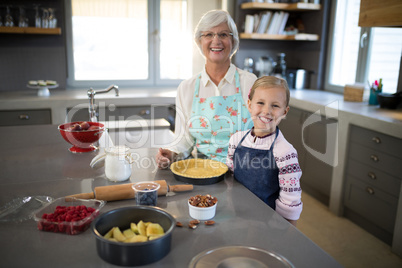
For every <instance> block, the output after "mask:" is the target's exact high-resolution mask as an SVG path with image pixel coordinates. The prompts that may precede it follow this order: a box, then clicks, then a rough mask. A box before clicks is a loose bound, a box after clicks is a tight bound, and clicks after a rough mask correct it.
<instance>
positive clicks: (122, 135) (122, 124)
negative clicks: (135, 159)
mask: <svg viewBox="0 0 402 268" xmlns="http://www.w3.org/2000/svg"><path fill="white" fill-rule="evenodd" d="M101 123H102V124H104V125H105V127H106V129H107V132H105V133H104V135H102V137H101V139H100V140H99V145H100V147H104V148H105V147H111V146H113V145H114V146H117V145H126V146H128V147H129V148H132V149H137V148H160V147H166V146H168V145H169V144H170V143H171V142H172V141H173V140H174V134H173V132H172V131H171V130H170V124H169V122H168V121H166V119H163V118H160V119H153V120H148V119H136V120H122V121H105V122H101Z"/></svg>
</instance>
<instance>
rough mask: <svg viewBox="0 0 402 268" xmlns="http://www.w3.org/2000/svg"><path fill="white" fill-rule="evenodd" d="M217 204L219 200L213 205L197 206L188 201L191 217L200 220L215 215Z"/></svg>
mask: <svg viewBox="0 0 402 268" xmlns="http://www.w3.org/2000/svg"><path fill="white" fill-rule="evenodd" d="M217 205H218V202H216V203H215V205H213V206H212V207H196V206H192V205H190V203H188V209H189V213H190V217H191V218H193V219H196V220H200V221H204V220H210V219H212V218H213V217H215V213H216V206H217Z"/></svg>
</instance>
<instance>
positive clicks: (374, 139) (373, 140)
mask: <svg viewBox="0 0 402 268" xmlns="http://www.w3.org/2000/svg"><path fill="white" fill-rule="evenodd" d="M371 141H372V142H375V143H377V144H380V143H381V139H380V138H379V137H373V138H372V139H371Z"/></svg>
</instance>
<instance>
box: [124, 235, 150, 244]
mask: <svg viewBox="0 0 402 268" xmlns="http://www.w3.org/2000/svg"><path fill="white" fill-rule="evenodd" d="M146 241H148V237H146V236H145V235H135V236H132V237H130V238H128V239H126V240H124V242H126V243H136V242H146Z"/></svg>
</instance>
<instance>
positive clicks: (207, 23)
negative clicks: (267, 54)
mask: <svg viewBox="0 0 402 268" xmlns="http://www.w3.org/2000/svg"><path fill="white" fill-rule="evenodd" d="M224 22H226V23H227V25H228V27H229V30H230V32H231V33H233V46H232V51H231V52H230V57H232V56H233V55H234V54H235V53H236V51H237V49H238V48H239V33H238V32H237V27H236V23H235V22H234V21H233V19H232V17H231V16H230V14H229V13H228V12H226V11H224V10H210V11H208V12H207V13H205V14H204V15H203V16H202V17H201V19H200V21H199V22H198V24H197V27H196V28H195V32H194V40H195V43H196V44H197V46H198V48H199V49H200V51H201V54H202V55H204V53H203V52H202V48H201V34H202V33H203V32H206V31H209V30H211V29H212V28H214V27H216V26H218V25H220V24H221V23H224Z"/></svg>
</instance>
